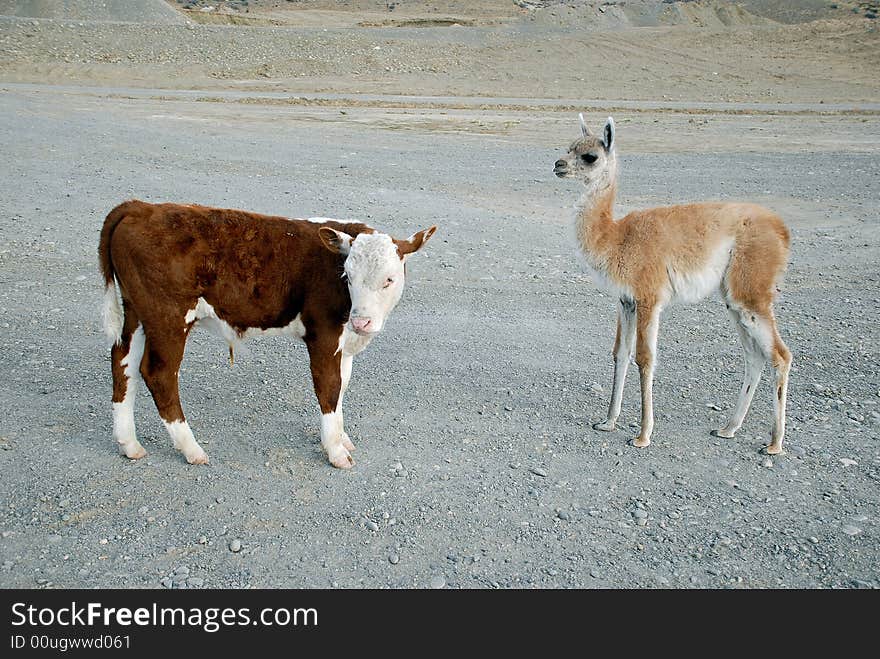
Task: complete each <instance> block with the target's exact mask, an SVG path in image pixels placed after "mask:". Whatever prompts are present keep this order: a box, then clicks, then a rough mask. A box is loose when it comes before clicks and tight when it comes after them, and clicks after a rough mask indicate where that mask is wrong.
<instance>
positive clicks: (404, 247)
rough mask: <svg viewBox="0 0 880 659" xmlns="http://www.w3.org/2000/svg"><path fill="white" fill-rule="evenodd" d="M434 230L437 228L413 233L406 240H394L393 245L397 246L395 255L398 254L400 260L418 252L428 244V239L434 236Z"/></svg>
mask: <svg viewBox="0 0 880 659" xmlns="http://www.w3.org/2000/svg"><path fill="white" fill-rule="evenodd" d="M436 230H437V227H431V228H430V229H425V230H423V231H418V232H417V233H414V234H413V235H411V236H410V237H409V238H407V239H406V240H397V239H395V240H394V244H395V245H397V253H398V254H400V258H403V257H405V256H406V255H407V254H412V253H413V252H418V251H419V250H420V249H421V248H422V247H424V245H425V243H426V242H428V239H429V238H430V237H431V236H433V235H434V232H435V231H436Z"/></svg>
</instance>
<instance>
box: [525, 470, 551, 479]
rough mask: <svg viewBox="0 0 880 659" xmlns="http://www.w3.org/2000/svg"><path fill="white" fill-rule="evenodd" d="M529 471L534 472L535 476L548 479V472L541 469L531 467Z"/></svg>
mask: <svg viewBox="0 0 880 659" xmlns="http://www.w3.org/2000/svg"><path fill="white" fill-rule="evenodd" d="M529 471H530V472H532V473H533V474H534V475H535V476H540V477H541V478H547V472H546V471H545V470H543V469H541V467H529Z"/></svg>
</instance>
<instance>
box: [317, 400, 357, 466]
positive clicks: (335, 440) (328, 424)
mask: <svg viewBox="0 0 880 659" xmlns="http://www.w3.org/2000/svg"><path fill="white" fill-rule="evenodd" d="M343 435H344V430H343V428H342V413H341V412H330V413H329V414H322V415H321V446H322V447H324V451H326V452H327V458H328V459H329V460H330V464H332V465H333V466H334V467H339V468H340V469H348V468H349V467H351V466H352V465H354V460H352V457H351V453H349V452H348V449H347V448H345V446H344V442H343Z"/></svg>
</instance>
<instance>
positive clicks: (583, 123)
mask: <svg viewBox="0 0 880 659" xmlns="http://www.w3.org/2000/svg"><path fill="white" fill-rule="evenodd" d="M578 119H580V121H581V133H583V134H584V137H589V136H590V135H592V133H590V129H589V128H587V122H586V121H584V113H583V112H579V113H578Z"/></svg>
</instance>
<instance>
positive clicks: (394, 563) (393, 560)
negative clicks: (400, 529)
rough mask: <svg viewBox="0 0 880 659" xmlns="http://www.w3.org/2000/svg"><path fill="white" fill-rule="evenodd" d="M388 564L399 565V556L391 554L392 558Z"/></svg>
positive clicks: (390, 557) (389, 558)
mask: <svg viewBox="0 0 880 659" xmlns="http://www.w3.org/2000/svg"><path fill="white" fill-rule="evenodd" d="M388 562H389V563H391V565H397V564H398V563H400V556H398V555H397V554H391V556H389V557H388Z"/></svg>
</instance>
